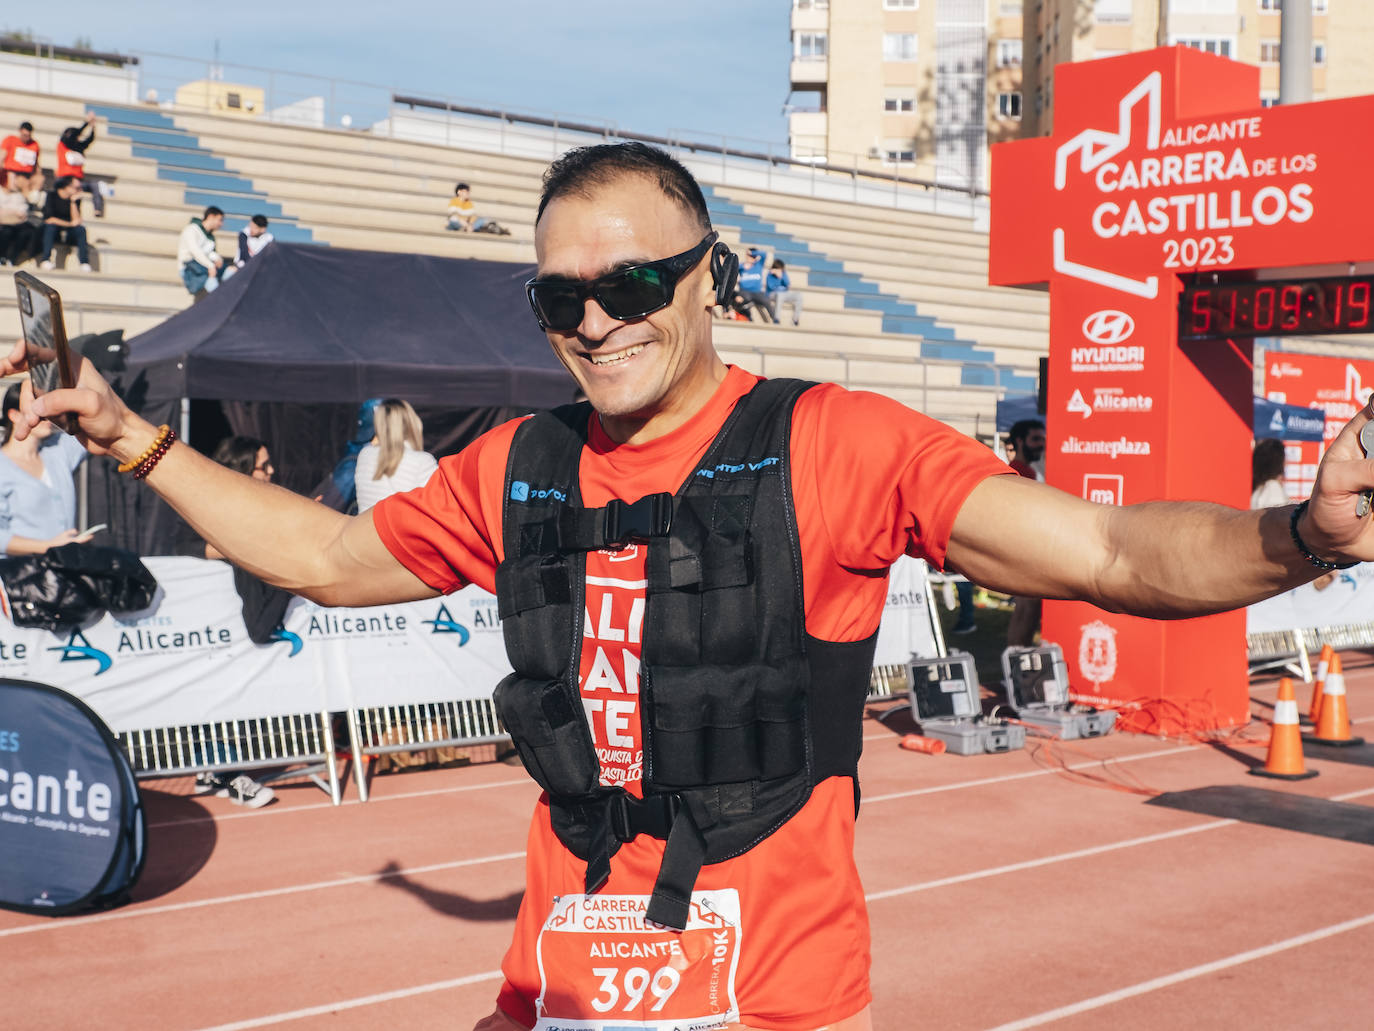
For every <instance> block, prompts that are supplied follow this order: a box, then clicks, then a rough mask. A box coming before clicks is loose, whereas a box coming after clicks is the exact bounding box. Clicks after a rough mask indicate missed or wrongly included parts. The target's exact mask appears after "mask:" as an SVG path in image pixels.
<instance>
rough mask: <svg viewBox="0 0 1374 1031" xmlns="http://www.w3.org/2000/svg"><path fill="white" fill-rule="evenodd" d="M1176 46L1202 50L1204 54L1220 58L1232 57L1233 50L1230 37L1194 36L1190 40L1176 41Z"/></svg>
mask: <svg viewBox="0 0 1374 1031" xmlns="http://www.w3.org/2000/svg"><path fill="white" fill-rule="evenodd" d="M1174 45H1176V46H1182V47H1192V48H1193V49H1194V50H1201V51H1202V52H1203V53H1204V54H1216V55H1218V56H1219V57H1230V56H1231V50H1232V46H1231V38H1230V37H1229V36H1227V37H1222V36H1201V37H1198V36H1194V37H1192V38H1190V39H1175V40H1174Z"/></svg>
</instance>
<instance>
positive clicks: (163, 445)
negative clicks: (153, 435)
mask: <svg viewBox="0 0 1374 1031" xmlns="http://www.w3.org/2000/svg"><path fill="white" fill-rule="evenodd" d="M159 438H160V439H159V440H158V442H157V443H156V444H155V445H154V446H153V453H152V454H151V455H148V456H146V457H145V458H144V459H143V460H142V461H141V462H140V463H139V466H138V468H137V469H135V470H134V479H135V480H142V479H144V478H145V477H147V475H148V474H149V473H150V472H152V471H153V466H155V465H157V463H158V462H160V461H162V456H163V455H165V454H166V453H167V452H168V450H170V448H171V446H172V445H173V444H174V443H176V439H177V434H176V430H173V429H170V428H169V429H168V430H167V434H166V436H162V435H161V434H159Z"/></svg>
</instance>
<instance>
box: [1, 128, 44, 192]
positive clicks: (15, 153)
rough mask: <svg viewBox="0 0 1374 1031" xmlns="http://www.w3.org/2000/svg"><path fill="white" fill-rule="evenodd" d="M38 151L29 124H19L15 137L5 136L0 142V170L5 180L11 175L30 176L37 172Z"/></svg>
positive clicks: (36, 142)
mask: <svg viewBox="0 0 1374 1031" xmlns="http://www.w3.org/2000/svg"><path fill="white" fill-rule="evenodd" d="M39 149H40V148H39V146H38V141H37V140H35V139H34V138H33V125H32V123H30V122H20V123H19V134H18V135H17V136H6V137H5V138H4V140H0V158H3V161H0V168H3V170H4V174H5V178H6V180H8V179H9V177H10V176H11V175H12V174H16V173H17V174H18V175H22V176H30V175H33V173H35V172H37V171H38V152H39Z"/></svg>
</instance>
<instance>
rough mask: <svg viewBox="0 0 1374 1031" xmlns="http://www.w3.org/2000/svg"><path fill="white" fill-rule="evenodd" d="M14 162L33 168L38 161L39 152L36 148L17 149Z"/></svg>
mask: <svg viewBox="0 0 1374 1031" xmlns="http://www.w3.org/2000/svg"><path fill="white" fill-rule="evenodd" d="M14 163H15V164H17V165H25V166H27V167H29V168H32V167H33V166H34V165H35V164H37V163H38V152H37V151H34V150H15V151H14Z"/></svg>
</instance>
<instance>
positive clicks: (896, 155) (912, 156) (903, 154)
mask: <svg viewBox="0 0 1374 1031" xmlns="http://www.w3.org/2000/svg"><path fill="white" fill-rule="evenodd" d="M915 160H916V152H915V151H914V150H885V151H883V161H884V162H886V163H887V164H889V165H896V164H900V163H901V162H903V161H908V162H910V161H915Z"/></svg>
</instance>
